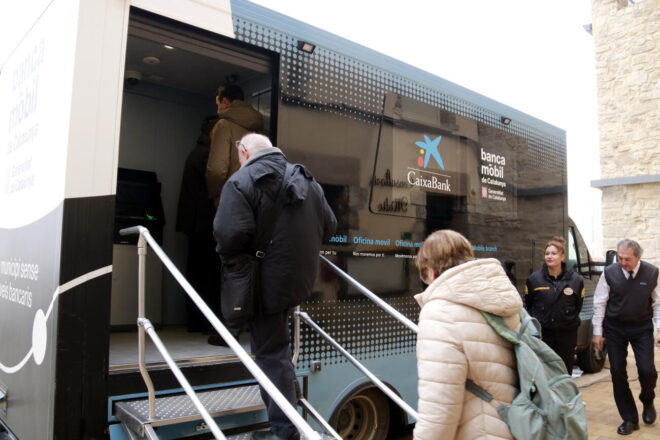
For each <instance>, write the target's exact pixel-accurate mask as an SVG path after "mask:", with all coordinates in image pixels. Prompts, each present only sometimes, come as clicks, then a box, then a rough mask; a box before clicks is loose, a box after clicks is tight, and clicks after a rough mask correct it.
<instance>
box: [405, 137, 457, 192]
mask: <svg viewBox="0 0 660 440" xmlns="http://www.w3.org/2000/svg"><path fill="white" fill-rule="evenodd" d="M441 141H442V136H437V137H434V138H433V139H431V137H429V136H428V135H424V140H423V141H416V142H415V143H414V147H415V148H417V149H418V150H419V156H418V157H417V166H418V167H419V168H413V167H408V174H407V176H406V177H407V180H408V183H409V184H411V185H412V186H417V187H421V188H427V189H432V190H436V191H441V192H448V193H450V192H452V190H451V182H450V179H451V176H449V175H447V174H443V173H440V172H439V171H440V170H443V171H444V170H445V163H444V161H443V160H442V154H441V153H440V142H441Z"/></svg>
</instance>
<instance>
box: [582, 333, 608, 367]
mask: <svg viewBox="0 0 660 440" xmlns="http://www.w3.org/2000/svg"><path fill="white" fill-rule="evenodd" d="M606 356H607V351H606V350H605V346H603V349H602V350H598V349H596V347H594V343H593V342H591V341H590V342H589V345H587V347H586V348H585V349H584V350H582V351H581V352H579V353H578V354H577V364H578V366H579V367H580V368H581V369H582V371H584V372H585V373H598V372H599V371H600V370H602V369H603V365H604V364H605V357H606Z"/></svg>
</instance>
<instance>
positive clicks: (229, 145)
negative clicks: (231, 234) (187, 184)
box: [206, 84, 264, 207]
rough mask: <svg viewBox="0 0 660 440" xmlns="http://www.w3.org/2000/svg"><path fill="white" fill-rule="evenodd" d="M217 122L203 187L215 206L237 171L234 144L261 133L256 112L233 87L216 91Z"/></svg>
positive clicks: (239, 89)
mask: <svg viewBox="0 0 660 440" xmlns="http://www.w3.org/2000/svg"><path fill="white" fill-rule="evenodd" d="M215 102H216V104H217V105H218V116H219V118H220V119H219V120H218V122H217V123H216V124H215V127H214V128H213V132H212V133H211V148H210V150H209V159H208V163H207V164H206V185H207V187H208V192H209V197H210V198H212V199H213V202H214V203H215V206H216V207H217V206H218V202H219V201H220V192H221V191H222V186H223V185H224V184H225V182H226V181H227V179H229V177H230V176H231V175H232V174H234V172H235V171H236V170H238V169H239V168H240V167H241V165H240V164H239V162H238V153H237V151H238V150H237V149H236V148H235V147H234V143H235V142H236V141H239V140H240V139H241V138H242V137H243V136H245V135H246V134H247V133H250V132H261V131H263V126H264V120H263V117H262V116H261V113H259V112H258V111H257V110H255V109H254V107H252V106H251V105H250V104H248V103H247V102H245V101H244V96H243V90H241V88H240V87H238V86H237V85H234V84H226V85H224V86H221V87H220V88H218V93H217V94H216V97H215Z"/></svg>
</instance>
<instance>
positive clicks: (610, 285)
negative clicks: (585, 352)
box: [592, 239, 660, 435]
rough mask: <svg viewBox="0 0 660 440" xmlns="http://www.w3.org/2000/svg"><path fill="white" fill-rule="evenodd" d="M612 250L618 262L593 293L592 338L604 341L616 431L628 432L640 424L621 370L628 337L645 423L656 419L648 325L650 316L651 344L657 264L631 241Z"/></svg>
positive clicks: (659, 320)
mask: <svg viewBox="0 0 660 440" xmlns="http://www.w3.org/2000/svg"><path fill="white" fill-rule="evenodd" d="M616 251H617V263H616V264H612V265H610V266H608V267H606V268H605V270H604V271H603V275H602V276H601V277H600V280H599V281H598V286H596V292H595V293H594V316H593V319H592V323H593V327H594V333H593V334H594V336H593V343H594V346H595V347H596V348H598V349H602V347H603V342H604V340H605V341H607V354H608V356H609V357H610V366H611V369H610V373H611V374H612V385H613V387H614V400H615V401H616V406H617V409H618V410H619V414H620V415H621V418H622V419H623V423H622V424H621V425H620V426H619V427H618V428H617V433H619V434H621V435H628V434H630V433H632V432H633V431H634V430H637V429H639V414H638V412H637V406H636V405H635V399H634V398H633V395H632V392H631V391H630V387H629V386H628V375H627V372H626V357H627V355H628V343H630V345H631V346H632V349H633V353H634V354H635V360H636V362H637V373H638V375H639V384H640V386H641V388H642V391H641V392H640V394H639V400H641V401H642V404H643V405H644V410H643V412H642V419H643V420H644V423H646V424H648V425H650V424H652V423H654V422H655V419H656V412H655V407H654V406H653V399H654V398H655V384H656V381H657V379H658V373H657V372H656V370H655V363H654V359H653V350H654V349H653V345H654V337H653V331H654V321H655V328H656V329H659V330H658V332H657V333H656V336H655V345H656V346H660V287H658V284H659V280H658V268H657V267H655V266H654V265H652V264H649V263H646V262H645V261H641V258H642V248H641V247H640V245H639V244H638V243H637V242H636V241H634V240H629V239H625V240H621V241H620V242H619V243H618V244H617V249H616Z"/></svg>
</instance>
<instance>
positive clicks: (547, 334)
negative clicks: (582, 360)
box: [542, 328, 577, 374]
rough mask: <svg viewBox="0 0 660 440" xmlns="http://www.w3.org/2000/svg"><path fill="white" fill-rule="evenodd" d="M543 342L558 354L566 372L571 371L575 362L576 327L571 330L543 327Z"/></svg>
mask: <svg viewBox="0 0 660 440" xmlns="http://www.w3.org/2000/svg"><path fill="white" fill-rule="evenodd" d="M542 335H543V342H545V343H546V344H548V346H549V347H550V348H552V349H553V350H554V352H555V353H557V354H558V355H559V357H560V358H561V360H563V361H564V365H566V371H567V372H568V374H572V372H573V363H574V362H575V344H577V328H576V329H572V330H550V329H545V328H544V329H543V331H542Z"/></svg>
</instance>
